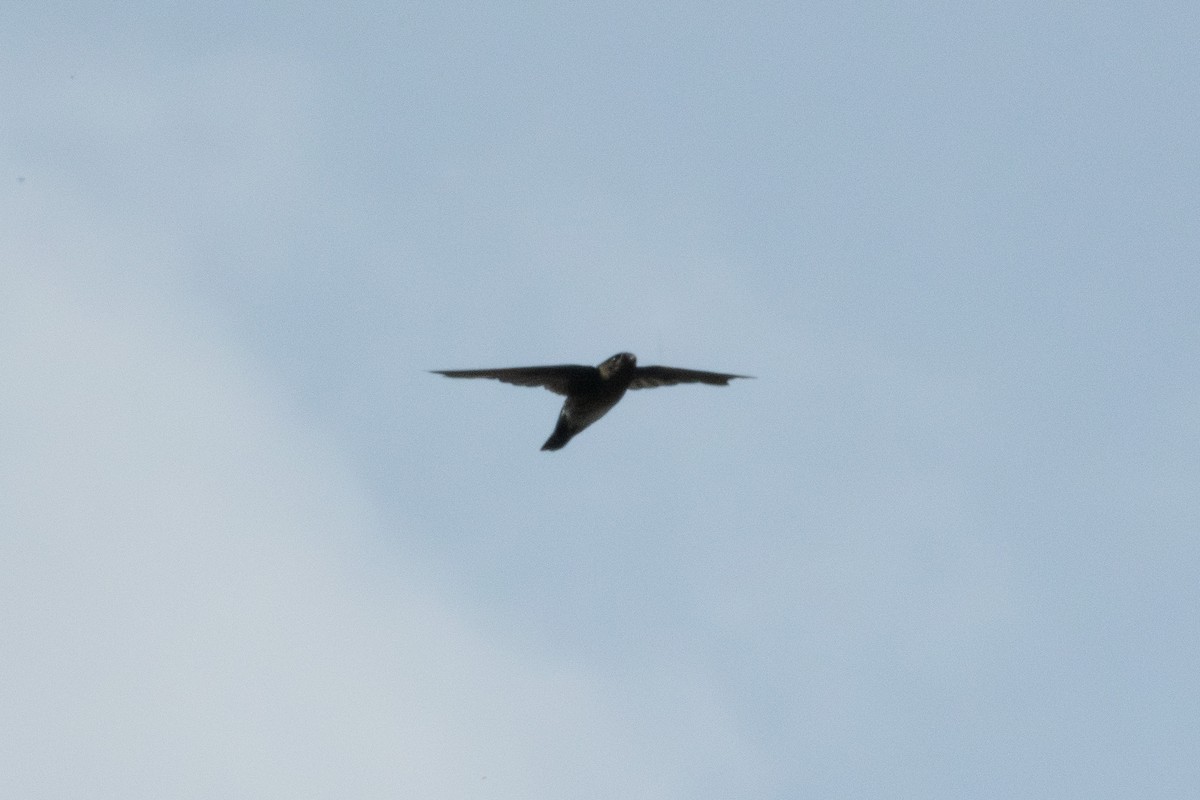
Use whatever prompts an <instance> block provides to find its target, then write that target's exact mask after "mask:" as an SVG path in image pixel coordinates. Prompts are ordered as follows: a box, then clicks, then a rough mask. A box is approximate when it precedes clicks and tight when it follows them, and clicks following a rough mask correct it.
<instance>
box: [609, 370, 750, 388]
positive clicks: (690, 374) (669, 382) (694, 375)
mask: <svg viewBox="0 0 1200 800" xmlns="http://www.w3.org/2000/svg"><path fill="white" fill-rule="evenodd" d="M749 377H750V376H749V375H731V374H729V373H727V372H704V371H703V370H698V369H681V368H680V367H658V366H650V367H638V368H637V371H636V372H635V373H634V374H633V382H632V383H630V384H629V388H630V389H653V388H654V387H655V386H675V385H676V384H680V383H707V384H709V385H711V386H728V385H729V382H730V381H731V380H733V379H734V378H749Z"/></svg>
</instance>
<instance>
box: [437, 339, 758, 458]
mask: <svg viewBox="0 0 1200 800" xmlns="http://www.w3.org/2000/svg"><path fill="white" fill-rule="evenodd" d="M432 372H434V373H435V374H437V375H445V376H446V377H448V378H494V379H495V380H498V381H501V382H503V383H511V384H514V385H516V386H542V387H544V388H546V389H549V390H550V391H552V392H554V393H555V394H561V395H566V398H567V399H566V400H565V401H564V402H563V407H562V411H560V412H559V414H558V424H557V425H556V426H555V427H554V433H552V434H550V438H549V439H547V440H546V443H545V444H544V445H542V449H543V450H560V449H562V447H563V446H564V445H566V443H567V442H569V441H571V438H572V437H573V436H575V435H576V434H578V433H579V432H580V431H582V430H583V429H584V428H586V427H587V426H588V425H591V424H592V423H593V422H595V421H596V420H598V419H600V418H601V417H603V416H604V415H605V414H607V413H608V411H609V409H611V408H612V407H613V406H615V405H616V404H617V401H618V400H620V399H621V397H622V396H623V395H624V394H625V390H626V389H652V388H654V387H655V386H674V385H675V384H678V383H707V384H710V385H712V386H728V385H729V381H731V380H732V379H734V378H749V377H751V376H749V375H729V374H726V373H724V372H702V371H700V370H695V369H680V368H679V367H639V366H638V365H637V357H636V356H635V355H634V354H633V353H617V354H616V355H615V356H613V357H611V358H608V359H605V360H604V361H602V362H601V363H600V365H599V366H596V367H587V366H584V365H582V364H558V365H556V366H549V367H505V368H500V369H435V370H432Z"/></svg>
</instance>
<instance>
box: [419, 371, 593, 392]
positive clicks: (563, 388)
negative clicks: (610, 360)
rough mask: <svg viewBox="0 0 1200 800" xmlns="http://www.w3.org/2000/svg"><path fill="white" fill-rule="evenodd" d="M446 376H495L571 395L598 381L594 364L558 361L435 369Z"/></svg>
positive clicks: (520, 384)
mask: <svg viewBox="0 0 1200 800" xmlns="http://www.w3.org/2000/svg"><path fill="white" fill-rule="evenodd" d="M431 371H432V372H434V373H436V374H438V375H445V376H446V377H447V378H492V379H494V380H498V381H500V382H501V383H511V384H513V385H514V386H541V387H544V388H546V389H549V390H550V391H552V392H554V393H555V394H569V393H570V392H571V391H572V390H573V389H574V388H576V387H579V386H580V385H584V384H586V383H588V382H592V381H595V380H597V379H598V378H599V372H598V371H597V370H596V368H595V367H585V366H583V365H581V364H559V365H557V366H551V367H501V368H500V369H435V370H431Z"/></svg>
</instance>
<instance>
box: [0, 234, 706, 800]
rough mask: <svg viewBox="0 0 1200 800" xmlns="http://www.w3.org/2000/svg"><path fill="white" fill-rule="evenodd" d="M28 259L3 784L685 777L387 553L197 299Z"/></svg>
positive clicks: (18, 792) (530, 782)
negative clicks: (190, 304) (118, 284)
mask: <svg viewBox="0 0 1200 800" xmlns="http://www.w3.org/2000/svg"><path fill="white" fill-rule="evenodd" d="M23 255H24V256H29V255H30V253H28V252H26V253H24V254H23ZM51 260H53V259H51ZM43 266H44V267H45V269H44V271H42V272H40V273H37V274H34V273H32V272H30V273H27V274H25V275H23V276H17V275H13V274H10V276H9V277H10V278H11V280H10V281H8V284H9V286H10V287H11V288H12V289H13V291H10V292H7V293H6V294H5V297H4V300H3V303H2V307H0V316H2V318H3V320H4V322H3V336H2V337H0V371H2V372H3V374H4V375H5V380H4V382H3V388H0V420H2V422H0V431H2V432H3V435H2V440H3V441H4V443H5V444H4V447H3V449H2V452H0V497H5V498H7V499H6V501H5V504H4V508H3V510H2V511H0V516H2V518H3V519H2V525H0V528H2V530H3V533H2V534H0V562H2V563H3V564H4V572H5V578H4V580H3V581H2V582H0V587H2V588H0V620H2V623H3V629H4V631H5V655H4V657H3V658H2V659H0V687H3V688H2V689H0V714H2V715H3V716H4V718H5V719H6V720H9V721H10V723H9V724H8V725H6V726H5V731H4V733H3V734H0V751H2V752H3V753H4V761H5V762H6V766H5V769H4V770H3V776H2V777H0V793H3V794H4V795H5V796H10V797H33V796H55V797H72V796H88V797H138V796H143V797H150V796H154V797H161V796H172V797H181V796H196V797H201V796H203V797H211V796H235V797H236V796H245V797H251V796H252V797H273V796H278V797H283V796H286V797H306V796H307V797H323V796H357V797H363V796H366V797H371V796H388V797H396V796H402V797H440V796H445V797H463V796H472V795H475V796H488V797H529V796H543V795H549V796H573V797H579V796H584V797H586V796H639V792H642V793H644V794H643V796H659V793H661V792H666V791H669V789H670V787H671V786H673V785H674V786H677V785H678V784H679V782H680V781H683V782H684V783H686V782H687V781H688V778H686V777H684V774H685V770H686V769H687V767H686V766H685V765H684V764H683V763H680V762H685V761H686V760H687V758H688V755H689V754H688V753H686V752H680V749H681V748H680V745H679V742H678V741H675V742H674V743H668V739H669V738H670V737H668V736H667V735H666V733H667V731H664V730H662V729H661V728H660V727H659V726H660V724H661V720H660V719H659V716H661V715H658V716H656V714H655V713H654V712H634V711H632V710H631V709H629V708H622V706H623V703H622V701H621V700H620V698H612V697H606V696H605V692H604V690H603V688H602V687H601V686H600V685H598V684H597V683H596V682H595V681H594V680H593V679H592V678H590V677H589V675H588V674H587V672H586V670H584V669H581V668H580V667H578V666H568V665H566V664H563V663H559V662H557V661H555V660H554V659H553V658H551V657H547V656H544V655H535V654H530V653H526V652H522V651H521V650H520V648H519V647H513V646H508V645H506V644H505V643H503V642H502V641H500V639H499V638H498V637H497V636H496V635H494V634H489V633H488V632H486V631H483V630H481V629H480V628H479V626H478V625H476V624H474V623H473V622H472V621H471V620H470V619H469V618H468V617H467V616H466V615H465V614H464V613H463V612H462V611H461V610H460V609H456V608H455V606H454V603H453V602H452V601H451V600H450V599H449V598H447V597H446V596H444V595H441V594H439V593H438V591H437V590H436V589H435V588H434V587H433V586H432V585H431V584H430V582H429V581H428V580H426V579H423V578H421V577H420V565H419V564H416V563H414V562H412V561H411V560H409V561H405V562H403V563H400V562H399V560H398V558H397V556H396V555H395V553H396V552H397V550H398V549H399V548H396V547H394V546H389V547H384V546H383V544H384V541H385V539H386V538H387V537H394V536H396V535H398V534H397V533H396V532H390V531H386V530H384V529H383V527H382V525H381V524H380V523H379V522H378V521H376V520H375V519H374V517H373V514H372V508H371V504H370V502H369V500H368V498H366V497H365V496H364V495H363V494H362V493H361V492H360V491H359V490H358V489H357V488H356V486H355V481H354V477H353V475H352V474H351V473H350V472H349V470H347V469H346V468H345V467H344V466H343V465H341V464H340V463H339V459H338V457H337V455H336V451H335V450H334V449H333V448H331V447H329V446H327V445H326V444H324V443H323V442H322V441H321V437H320V436H319V435H318V434H317V433H316V432H314V431H311V430H307V429H306V428H305V426H304V424H303V420H301V419H299V418H298V417H297V416H296V415H295V414H294V413H293V412H292V410H291V409H290V408H289V405H288V403H287V402H286V401H285V400H284V399H283V398H282V397H281V395H280V393H279V392H278V391H277V390H276V389H273V388H272V386H271V384H270V382H269V381H268V380H266V379H264V378H263V377H262V376H261V375H260V374H258V371H257V370H256V365H255V364H253V363H252V362H250V361H248V360H247V359H246V358H245V357H244V356H243V355H242V354H241V353H240V352H239V350H238V349H237V348H236V347H235V346H233V345H232V344H231V343H230V342H228V341H226V340H224V339H223V338H222V337H221V335H220V334H219V332H218V331H217V329H216V328H215V327H214V326H212V325H211V321H210V320H206V319H205V318H204V317H203V315H200V314H197V313H195V312H194V311H193V312H188V311H187V309H186V307H185V306H186V304H180V303H179V302H178V300H177V299H175V298H171V297H169V296H168V295H165V294H161V293H154V292H148V291H147V292H143V293H141V294H138V293H131V294H129V295H126V296H125V297H124V299H123V300H122V299H119V298H117V297H116V296H115V295H114V294H112V293H105V292H100V291H97V290H96V288H95V287H94V286H90V287H89V285H88V282H87V281H84V280H82V279H80V278H79V276H78V273H77V272H73V271H72V270H71V269H70V268H63V267H62V265H59V264H53V263H50V264H43ZM385 550H386V553H385ZM710 713H711V712H707V711H698V712H696V714H697V715H699V716H698V718H699V717H703V716H706V715H708V714H710ZM707 728H708V730H707V732H706V733H704V734H702V735H701V736H702V737H703V738H705V739H706V740H710V741H707V742H697V744H699V745H700V746H702V747H708V746H709V745H711V744H713V743H714V742H715V741H716V740H719V739H720V738H721V733H720V732H719V731H713V730H712V725H711V724H708V725H707ZM696 735H697V734H694V733H690V734H687V735H685V736H684V737H683V741H684V742H685V743H686V742H687V741H689V740H690V739H694V738H695V737H696ZM683 749H686V745H685V748H683ZM664 761H665V762H666V763H663V762H664ZM656 762H657V763H656ZM479 787H486V790H484V789H481V788H479Z"/></svg>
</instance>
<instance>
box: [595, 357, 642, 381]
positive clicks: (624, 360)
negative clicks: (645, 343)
mask: <svg viewBox="0 0 1200 800" xmlns="http://www.w3.org/2000/svg"><path fill="white" fill-rule="evenodd" d="M636 366H637V356H635V355H634V354H633V353H617V354H616V355H615V356H612V357H610V358H606V359H605V360H604V361H603V362H601V364H600V366H599V367H598V369H599V370H600V377H602V378H604V379H605V380H608V379H609V378H611V377H612V376H613V375H617V374H619V373H622V372H626V371H628V370H632V369H633V368H634V367H636Z"/></svg>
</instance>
